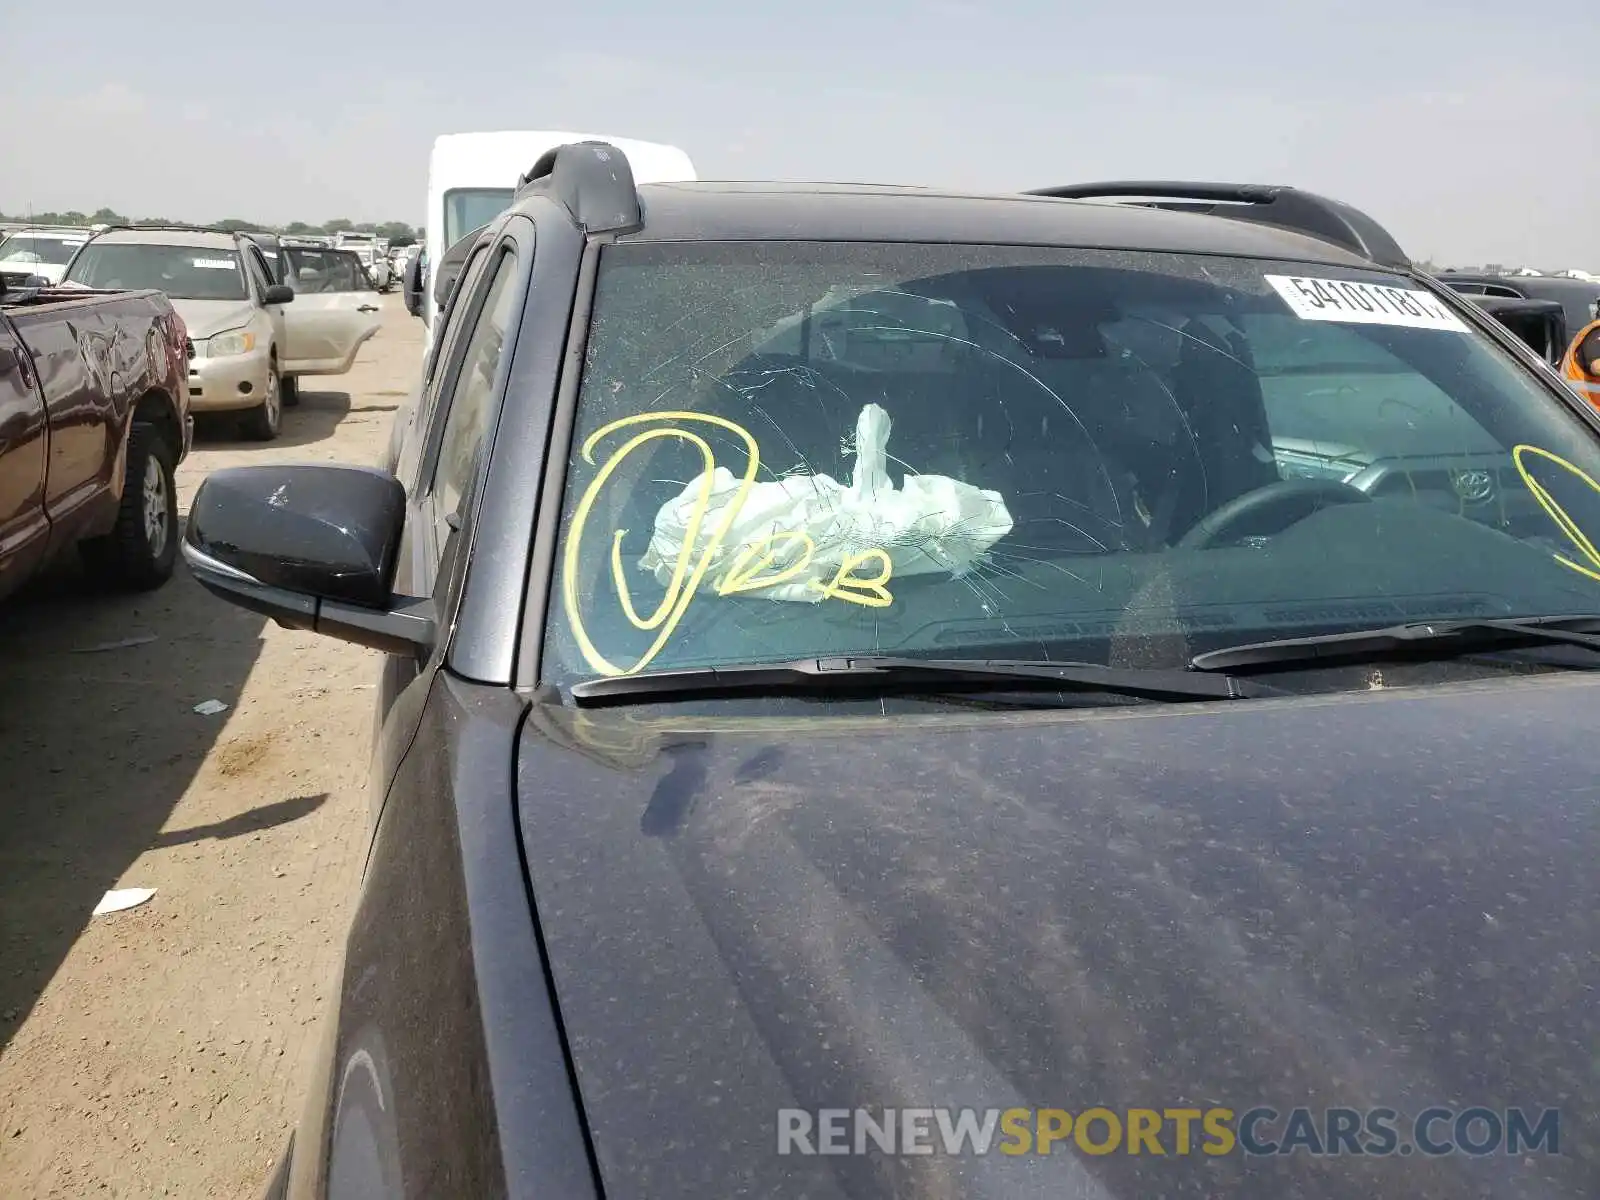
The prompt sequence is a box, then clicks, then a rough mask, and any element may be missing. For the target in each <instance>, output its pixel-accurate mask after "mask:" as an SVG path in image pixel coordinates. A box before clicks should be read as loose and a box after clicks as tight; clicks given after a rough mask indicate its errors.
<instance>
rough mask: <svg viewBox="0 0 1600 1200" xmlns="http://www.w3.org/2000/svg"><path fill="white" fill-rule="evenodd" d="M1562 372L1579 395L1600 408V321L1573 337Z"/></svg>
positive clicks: (1562, 364) (1584, 328)
mask: <svg viewBox="0 0 1600 1200" xmlns="http://www.w3.org/2000/svg"><path fill="white" fill-rule="evenodd" d="M1561 374H1562V375H1563V376H1565V377H1566V380H1567V384H1568V386H1570V387H1571V388H1572V389H1573V390H1574V391H1575V392H1577V393H1578V395H1580V396H1583V397H1584V398H1585V399H1587V400H1588V401H1589V403H1590V404H1593V405H1594V406H1595V407H1596V408H1600V321H1591V322H1590V323H1589V324H1588V325H1585V326H1584V327H1583V328H1582V329H1580V330H1579V331H1578V336H1577V337H1575V338H1573V339H1572V345H1571V346H1569V347H1568V348H1567V354H1566V357H1565V358H1563V359H1562V360H1561Z"/></svg>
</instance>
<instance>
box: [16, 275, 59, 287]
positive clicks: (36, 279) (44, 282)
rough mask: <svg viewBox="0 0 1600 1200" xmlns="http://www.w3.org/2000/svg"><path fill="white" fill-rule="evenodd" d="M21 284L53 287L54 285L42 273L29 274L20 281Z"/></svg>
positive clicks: (24, 285)
mask: <svg viewBox="0 0 1600 1200" xmlns="http://www.w3.org/2000/svg"><path fill="white" fill-rule="evenodd" d="M22 286H23V287H25V288H47V287H54V286H55V285H54V284H53V283H51V282H50V281H49V280H48V279H46V278H45V277H44V276H43V275H29V276H28V277H27V278H26V279H24V280H23V281H22Z"/></svg>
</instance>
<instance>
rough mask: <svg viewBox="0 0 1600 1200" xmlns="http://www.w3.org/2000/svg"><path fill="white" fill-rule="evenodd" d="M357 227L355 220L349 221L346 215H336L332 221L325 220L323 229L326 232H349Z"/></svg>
mask: <svg viewBox="0 0 1600 1200" xmlns="http://www.w3.org/2000/svg"><path fill="white" fill-rule="evenodd" d="M355 227H356V226H355V222H354V221H348V220H346V219H345V218H344V217H335V218H334V219H333V220H331V221H324V222H323V225H322V230H323V232H324V233H348V232H349V231H350V230H352V229H354V228H355Z"/></svg>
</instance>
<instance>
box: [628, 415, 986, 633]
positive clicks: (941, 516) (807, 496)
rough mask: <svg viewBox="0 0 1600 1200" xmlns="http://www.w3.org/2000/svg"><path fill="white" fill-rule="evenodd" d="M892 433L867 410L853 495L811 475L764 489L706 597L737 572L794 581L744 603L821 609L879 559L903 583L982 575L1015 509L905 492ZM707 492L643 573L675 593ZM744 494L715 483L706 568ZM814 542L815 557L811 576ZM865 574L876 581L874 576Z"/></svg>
mask: <svg viewBox="0 0 1600 1200" xmlns="http://www.w3.org/2000/svg"><path fill="white" fill-rule="evenodd" d="M889 428H890V421H889V414H888V412H887V411H885V410H884V409H883V408H882V407H880V406H879V405H876V404H869V405H867V406H866V407H865V408H863V409H862V410H861V415H860V416H859V417H858V418H857V419H856V438H855V454H856V461H855V467H854V469H853V471H852V473H851V477H850V483H849V485H848V486H845V485H842V484H840V483H839V482H838V481H837V480H835V479H833V478H832V477H831V476H828V475H806V474H796V475H788V476H785V477H783V478H781V479H777V480H773V481H770V482H765V483H756V484H752V485H751V487H750V490H749V492H748V493H747V494H746V496H745V500H744V504H743V505H742V506H741V507H740V509H739V511H738V514H737V515H736V516H735V517H734V519H733V523H732V525H731V526H730V527H729V529H728V532H727V534H726V536H725V537H724V538H723V539H722V543H721V545H720V546H719V547H718V550H717V554H716V556H715V557H714V558H713V559H712V562H711V565H710V568H709V569H708V570H707V571H706V572H705V574H704V575H703V576H702V577H701V582H700V589H701V590H702V591H709V592H716V591H717V590H718V588H719V585H721V584H722V583H723V582H724V581H725V580H726V578H727V576H728V573H729V570H730V568H735V567H737V568H738V569H739V575H740V577H741V578H751V579H760V578H772V579H776V578H777V577H779V576H782V577H783V578H782V579H781V581H779V582H776V583H775V585H774V586H770V587H764V588H743V587H741V588H739V589H738V591H739V594H741V595H749V596H760V597H764V598H766V599H770V600H795V601H804V602H807V603H815V602H817V601H819V600H821V599H823V598H824V596H825V594H826V593H825V592H824V590H823V589H824V588H825V587H826V585H827V584H828V583H829V581H831V580H832V579H833V578H834V577H835V575H836V574H837V573H838V572H839V570H840V568H841V567H842V566H843V564H845V563H846V562H847V561H853V560H857V561H858V560H859V557H860V556H861V555H863V554H868V553H870V552H872V551H874V550H880V551H882V552H884V553H886V554H887V555H888V556H889V559H890V562H891V563H892V568H893V569H892V575H891V578H898V577H900V576H904V575H930V574H940V573H942V574H947V575H950V576H952V577H957V576H960V575H963V574H965V573H966V572H967V571H969V570H971V569H972V567H973V566H974V565H975V564H977V563H978V562H979V561H980V560H981V559H982V557H983V555H984V554H985V553H986V552H987V551H988V549H989V547H991V546H993V545H994V544H995V543H996V542H998V541H999V540H1000V539H1001V538H1003V537H1005V535H1006V534H1008V533H1010V532H1011V513H1010V512H1009V510H1008V509H1007V508H1006V502H1005V499H1004V498H1003V497H1002V496H1001V495H1000V493H999V492H992V491H987V490H985V489H983V488H978V487H974V486H972V485H971V484H968V483H963V482H961V481H960V480H958V479H951V478H948V477H947V476H944V475H917V474H914V473H912V472H909V471H908V472H907V473H906V476H905V480H904V483H903V484H902V485H901V486H900V487H899V488H896V487H895V486H894V484H893V483H892V482H891V481H890V479H889V472H888V443H889ZM704 480H705V475H704V473H702V474H700V475H698V476H696V477H695V478H694V479H692V480H690V481H689V483H688V485H687V486H686V487H685V488H684V489H683V491H682V492H681V493H679V495H678V496H677V497H675V498H674V499H672V500H669V501H667V503H665V504H663V505H662V506H661V509H660V511H659V512H658V513H657V514H656V521H655V533H654V535H653V536H652V537H651V539H650V545H649V548H648V549H647V550H646V551H645V554H644V557H643V558H641V559H640V560H639V566H640V567H641V568H642V569H643V570H646V571H649V572H650V573H651V574H652V575H654V576H655V578H656V581H657V582H658V583H661V584H662V585H664V586H665V585H669V584H670V583H671V581H672V575H673V570H674V568H675V566H676V564H677V562H678V559H679V555H680V553H681V551H682V549H683V543H684V539H685V538H686V537H687V535H688V525H689V522H690V520H691V519H692V518H693V516H694V513H695V509H696V507H697V506H698V505H700V503H701V500H700V491H701V489H702V488H703V487H704ZM739 487H740V481H739V479H738V478H737V477H736V476H735V475H734V474H733V472H731V471H729V470H728V469H727V468H726V467H717V468H716V469H715V470H714V471H713V472H712V476H711V500H710V504H709V507H708V508H707V509H706V511H705V512H704V514H703V516H702V517H701V521H700V528H699V530H698V531H697V533H696V537H695V543H696V545H695V554H694V558H693V560H694V561H696V562H698V561H699V558H700V555H701V554H702V553H703V552H704V547H705V546H706V545H707V544H708V543H709V542H710V540H711V538H712V536H713V534H714V533H715V531H716V530H717V529H719V528H720V527H721V526H722V523H723V522H724V521H726V520H727V518H728V513H727V510H728V507H729V505H731V504H733V503H734V502H735V500H736V499H737V497H738V494H739ZM802 534H803V535H804V537H802V536H800V535H802ZM807 538H809V539H810V546H811V556H810V560H809V562H805V564H804V566H803V567H801V566H800V564H801V562H802V561H803V560H804V558H805V551H806V544H805V542H806V539H807ZM752 548H755V549H754V550H752ZM763 561H764V565H760V566H759V569H752V568H753V567H756V566H757V565H758V564H759V563H762V562H763ZM864 570H865V571H866V572H867V573H869V574H870V573H872V568H871V567H870V566H868V567H866V568H864Z"/></svg>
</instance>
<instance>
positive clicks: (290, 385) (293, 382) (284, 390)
mask: <svg viewBox="0 0 1600 1200" xmlns="http://www.w3.org/2000/svg"><path fill="white" fill-rule="evenodd" d="M278 397H279V399H280V400H282V401H283V406H284V407H285V408H296V407H298V406H299V404H300V380H299V379H298V378H296V377H295V376H293V375H285V376H283V377H282V378H281V379H279V380H278Z"/></svg>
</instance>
